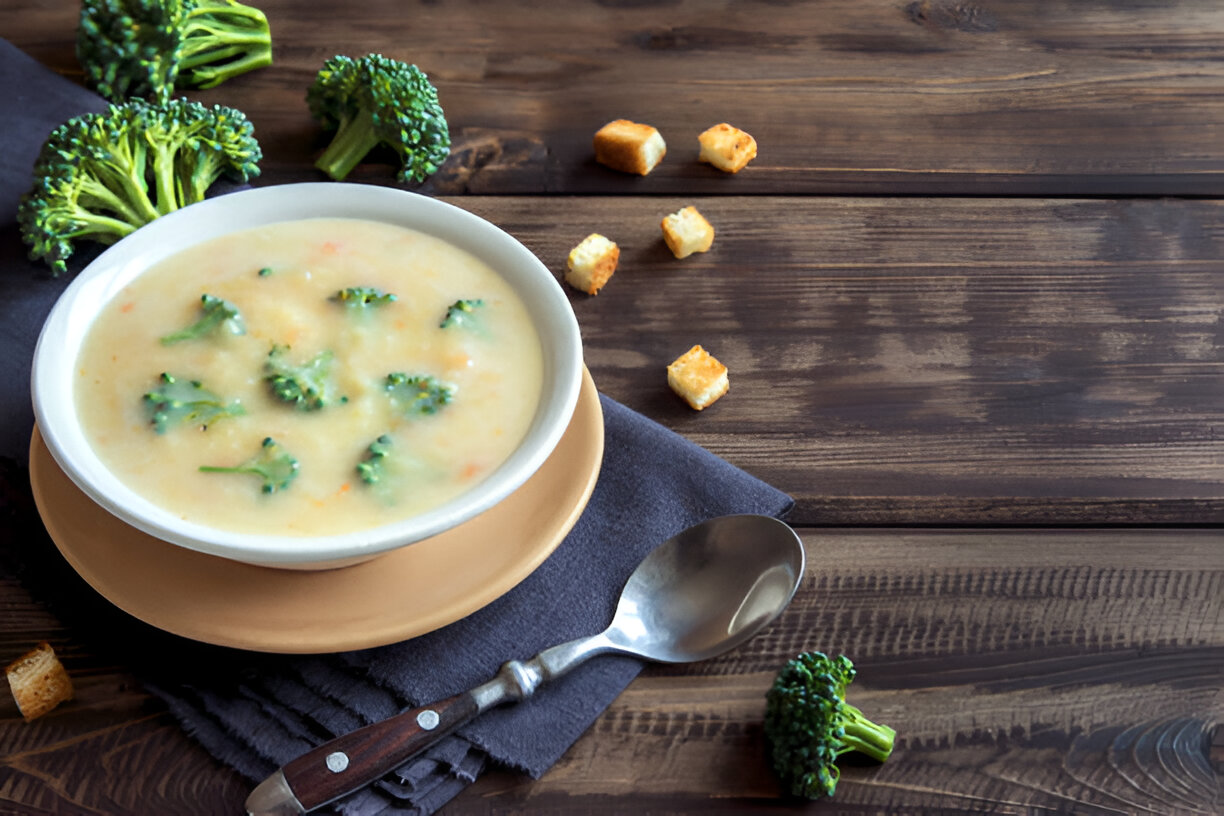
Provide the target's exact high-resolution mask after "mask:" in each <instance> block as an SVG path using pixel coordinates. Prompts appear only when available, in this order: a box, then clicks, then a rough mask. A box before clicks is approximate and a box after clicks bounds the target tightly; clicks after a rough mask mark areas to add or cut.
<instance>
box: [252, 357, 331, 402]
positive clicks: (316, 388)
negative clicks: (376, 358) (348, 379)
mask: <svg viewBox="0 0 1224 816" xmlns="http://www.w3.org/2000/svg"><path fill="white" fill-rule="evenodd" d="M288 351H289V347H288V346H279V345H273V346H272V350H271V351H269V352H268V359H267V361H266V362H265V363H264V379H265V380H266V381H267V382H268V387H269V388H270V389H271V390H272V395H273V396H274V397H276V398H277V399H279V400H280V401H281V402H287V403H289V404H290V405H292V406H293V407H294V408H297V409H298V410H299V411H317V410H319V409H320V408H323V407H324V406H327V405H330V404H331V402H332V401H333V400H334V396H333V394H332V386H331V380H330V377H331V363H332V353H331V352H330V351H320V352H319V353H318V354H316V355H315V356H314V357H312V358H311V359H309V360H307V361H306V362H304V363H294V362H291V361H290V360H288V359H286V356H285V355H286V354H287V353H288Z"/></svg>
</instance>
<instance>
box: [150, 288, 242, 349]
mask: <svg viewBox="0 0 1224 816" xmlns="http://www.w3.org/2000/svg"><path fill="white" fill-rule="evenodd" d="M222 326H224V327H225V329H226V331H228V332H229V333H230V334H246V324H245V322H244V321H243V319H242V313H241V312H239V311H238V307H237V306H235V305H234V304H232V303H230V302H229V301H228V300H224V299H222V298H219V297H217V296H216V295H210V294H207V293H205V294H203V295H201V296H200V319H199V320H197V321H196V322H194V323H192V324H191V325H190V326H187V327H186V328H183V329H179V330H178V331H176V332H173V333H171V334H167V335H166V336H164V337H162V339H161V341H162V345H166V346H169V345H172V344H174V343H181V342H183V341H184V340H197V339H199V338H201V337H206V336H208V335H210V334H212V333H213V332H214V331H216V330H217V329H219V328H221V327H222Z"/></svg>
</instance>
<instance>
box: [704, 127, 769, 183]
mask: <svg viewBox="0 0 1224 816" xmlns="http://www.w3.org/2000/svg"><path fill="white" fill-rule="evenodd" d="M697 141H699V142H700V143H701V154H700V155H699V156H698V157H697V158H698V159H700V160H701V161H703V162H709V163H710V164H712V165H714V166H715V167H717V168H718V169H719V170H722V171H723V172H726V173H738V172H739V171H740V170H743V169H744V165H746V164H747V163H748V162H750V161H752V160H753V159H755V158H756V154H757V143H756V139H754V138H752V136H750V135H749V134H747V133H745V132H744V131H742V130H740V129H739V128H737V127H734V126H732V125H728V124H727V123H726V122H723V123H722V124H721V125H715V126H714V127H712V128H710V129H709V130H707V131H704V132H703V133H702V134H701V135H700V136H698V137H697Z"/></svg>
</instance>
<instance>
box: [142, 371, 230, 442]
mask: <svg viewBox="0 0 1224 816" xmlns="http://www.w3.org/2000/svg"><path fill="white" fill-rule="evenodd" d="M158 382H159V385H158V386H157V388H155V389H154V390H152V391H149V392H147V393H146V394H145V395H144V398H143V399H144V404H145V408H146V409H147V410H148V413H149V423H150V424H151V425H152V426H153V428H154V430H156V431H157V432H158V433H165V432H166V431H167V430H168V429H169V428H171V427H172V426H175V425H180V424H190V425H196V426H199V427H201V428H207V427H208V426H209V425H210V424H212V423H213V422H215V421H217V420H218V419H224V418H225V417H234V416H241V415H242V414H245V413H246V410H245V409H244V408H243V407H242V404H241V403H240V402H238V401H237V400H234V401H232V402H226V401H225V400H223V399H221V397H219V396H217V395H216V394H214V393H213V392H212V391H209V390H208V389H207V388H205V387H204V386H203V384H201V383H200V381H199V380H185V379H182V378H180V377H175V376H174V375H173V374H165V373H163V374H162V375H161V377H159V378H158Z"/></svg>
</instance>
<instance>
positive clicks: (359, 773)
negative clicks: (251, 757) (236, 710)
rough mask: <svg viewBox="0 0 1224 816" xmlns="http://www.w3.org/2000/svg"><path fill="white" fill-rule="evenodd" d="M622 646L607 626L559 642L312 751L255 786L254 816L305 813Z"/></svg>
mask: <svg viewBox="0 0 1224 816" xmlns="http://www.w3.org/2000/svg"><path fill="white" fill-rule="evenodd" d="M608 651H616V649H615V648H614V647H613V646H612V645H611V643H610V642H609V641H608V639H607V636H606V635H605V634H603V633H601V634H599V635H595V636H593V637H588V638H580V639H578V640H572V641H569V642H568V643H562V644H560V645H557V646H552V647H550V648H548V649H545V650H544V651H542V652H540V653H539V654H538V655H536V656H535V657H533V658H531V659H530V660H526V661H520V660H510V661H508V662H506V663H505V664H503V665H502V667H501V669H500V670H499V671H498V673H497V675H496V676H495V677H494V678H493V679H492V680H489V681H488V682H486V683H483V684H481V685H479V686H477V687H476V688H474V689H471V690H470V691H465V692H463V693H461V694H456V695H455V696H454V697H447V698H446V699H445V700H440V701H438V702H436V703H430V704H429V705H424V706H420V707H418V708H414V709H411V710H409V711H404V712H402V713H400V714H396V715H395V716H393V717H388V718H387V719H385V720H380V721H378V722H376V723H371V724H370V725H367V726H365V727H363V728H358V729H357V730H356V731H351V732H349V733H347V734H345V735H343V736H340V737H336V738H335V739H334V740H331V741H330V742H325V743H323V744H322V745H320V746H318V747H317V748H314V749H312V750H310V751H307V752H306V753H305V754H302V755H301V756H299V757H298V758H296V759H294V760H291V761H290V762H289V763H288V764H287V765H285V766H284V767H282V768H281V769H280V770H279V771H277V772H275V773H274V774H272V775H271V776H269V777H268V778H267V779H265V780H264V781H263V782H260V783H259V785H257V786H256V787H255V790H253V791H251V795H250V796H248V797H247V800H246V808H247V813H248V814H250V816H298V814H302V813H306V812H308V811H311V810H314V809H315V808H317V807H322V806H323V805H326V804H327V803H328V802H331V801H333V800H335V799H338V798H340V797H341V796H343V795H344V794H346V793H351V792H352V791H355V790H357V789H358V788H360V787H362V786H363V785H366V784H367V783H369V782H371V781H373V780H375V779H378V778H379V777H380V776H382V775H383V774H386V773H389V772H390V771H393V770H395V769H396V768H398V767H399V766H400V765H402V764H404V763H405V762H407V761H408V760H409V759H411V758H412V757H413V755H414V754H417V753H420V752H421V751H424V750H425V749H426V748H428V747H429V746H431V745H433V744H434V743H435V742H437V741H438V740H440V739H442V737H444V736H446V735H447V734H449V733H450V732H452V731H454V730H455V729H456V728H458V727H459V726H461V725H463V724H464V723H466V722H468V721H469V720H471V719H472V718H473V717H475V716H476V715H477V714H479V713H480V712H482V711H485V710H487V709H489V708H492V707H493V706H497V705H501V704H502V703H505V702H510V701H512V700H523V699H526V698H527V697H530V696H531V695H532V694H534V693H535V690H536V688H537V687H539V686H540V684H541V683H545V682H547V681H548V680H551V679H553V678H555V677H559V676H560V675H562V674H565V673H566V672H568V671H569V670H570V669H572V668H574V667H575V666H577V665H578V664H579V663H582V662H584V661H585V660H587V659H588V658H590V657H592V656H594V655H597V654H602V653H604V652H608Z"/></svg>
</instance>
